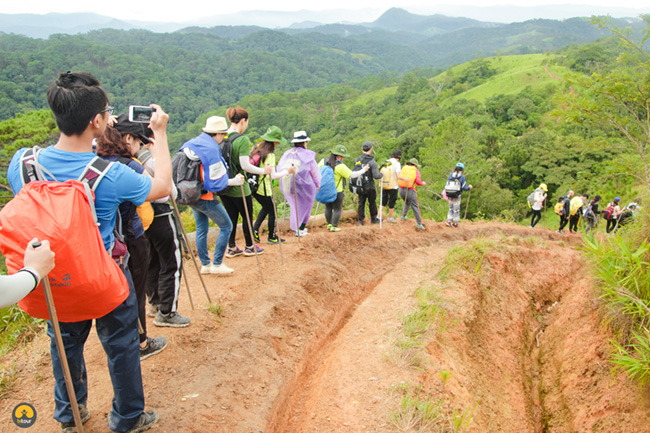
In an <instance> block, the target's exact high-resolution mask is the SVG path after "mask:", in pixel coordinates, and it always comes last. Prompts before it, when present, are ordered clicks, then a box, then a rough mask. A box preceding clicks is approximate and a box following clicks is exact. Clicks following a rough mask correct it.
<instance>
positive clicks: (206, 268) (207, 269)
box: [201, 265, 212, 275]
mask: <svg viewBox="0 0 650 433" xmlns="http://www.w3.org/2000/svg"><path fill="white" fill-rule="evenodd" d="M211 267H212V265H203V266H201V273H202V274H203V275H205V274H209V273H210V268H211Z"/></svg>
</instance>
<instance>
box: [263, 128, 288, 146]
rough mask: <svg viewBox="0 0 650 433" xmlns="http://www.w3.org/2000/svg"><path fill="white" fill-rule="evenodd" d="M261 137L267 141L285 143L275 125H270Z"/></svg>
mask: <svg viewBox="0 0 650 433" xmlns="http://www.w3.org/2000/svg"><path fill="white" fill-rule="evenodd" d="M261 138H262V140H264V141H267V142H269V143H280V144H281V145H283V146H284V145H285V144H287V140H286V139H285V138H284V137H283V136H282V130H281V129H280V128H278V127H277V126H271V127H270V128H269V129H267V130H266V134H264V135H262V137H261Z"/></svg>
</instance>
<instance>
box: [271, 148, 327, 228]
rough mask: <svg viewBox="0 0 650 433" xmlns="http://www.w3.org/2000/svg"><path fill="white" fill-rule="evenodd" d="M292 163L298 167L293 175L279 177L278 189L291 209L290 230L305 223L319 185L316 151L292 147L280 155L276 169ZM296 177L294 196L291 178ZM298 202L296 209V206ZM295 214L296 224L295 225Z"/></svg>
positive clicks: (282, 168) (284, 168)
mask: <svg viewBox="0 0 650 433" xmlns="http://www.w3.org/2000/svg"><path fill="white" fill-rule="evenodd" d="M292 165H295V166H296V167H298V171H296V173H295V175H292V174H290V175H288V176H285V177H283V178H281V179H280V190H281V191H282V194H284V198H285V199H286V200H287V202H288V203H289V207H290V209H291V213H290V218H289V226H290V227H291V230H293V231H296V230H298V228H299V226H300V225H301V224H306V223H307V222H308V221H309V217H310V216H311V209H312V208H313V207H314V199H315V198H316V188H317V187H318V186H320V170H319V169H318V164H316V153H315V152H314V151H312V150H308V149H303V148H302V147H294V148H291V149H289V150H287V151H286V152H284V154H283V155H282V158H280V161H279V162H278V166H277V171H282V170H286V169H288V168H289V167H291V166H292ZM294 176H295V179H296V192H297V194H296V196H297V197H296V198H297V200H295V199H294V194H293V179H294ZM296 201H297V202H298V203H297V204H298V209H295V207H296ZM296 214H297V215H298V225H296Z"/></svg>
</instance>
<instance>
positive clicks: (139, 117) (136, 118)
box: [129, 105, 156, 123]
mask: <svg viewBox="0 0 650 433" xmlns="http://www.w3.org/2000/svg"><path fill="white" fill-rule="evenodd" d="M154 111H156V110H155V109H154V108H151V107H147V106H144V105H129V122H134V123H149V122H150V121H151V115H152V114H153V112H154Z"/></svg>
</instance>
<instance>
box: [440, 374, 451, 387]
mask: <svg viewBox="0 0 650 433" xmlns="http://www.w3.org/2000/svg"><path fill="white" fill-rule="evenodd" d="M450 378H451V371H449V370H440V380H442V384H443V385H445V384H446V383H447V381H448V380H449V379H450Z"/></svg>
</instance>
